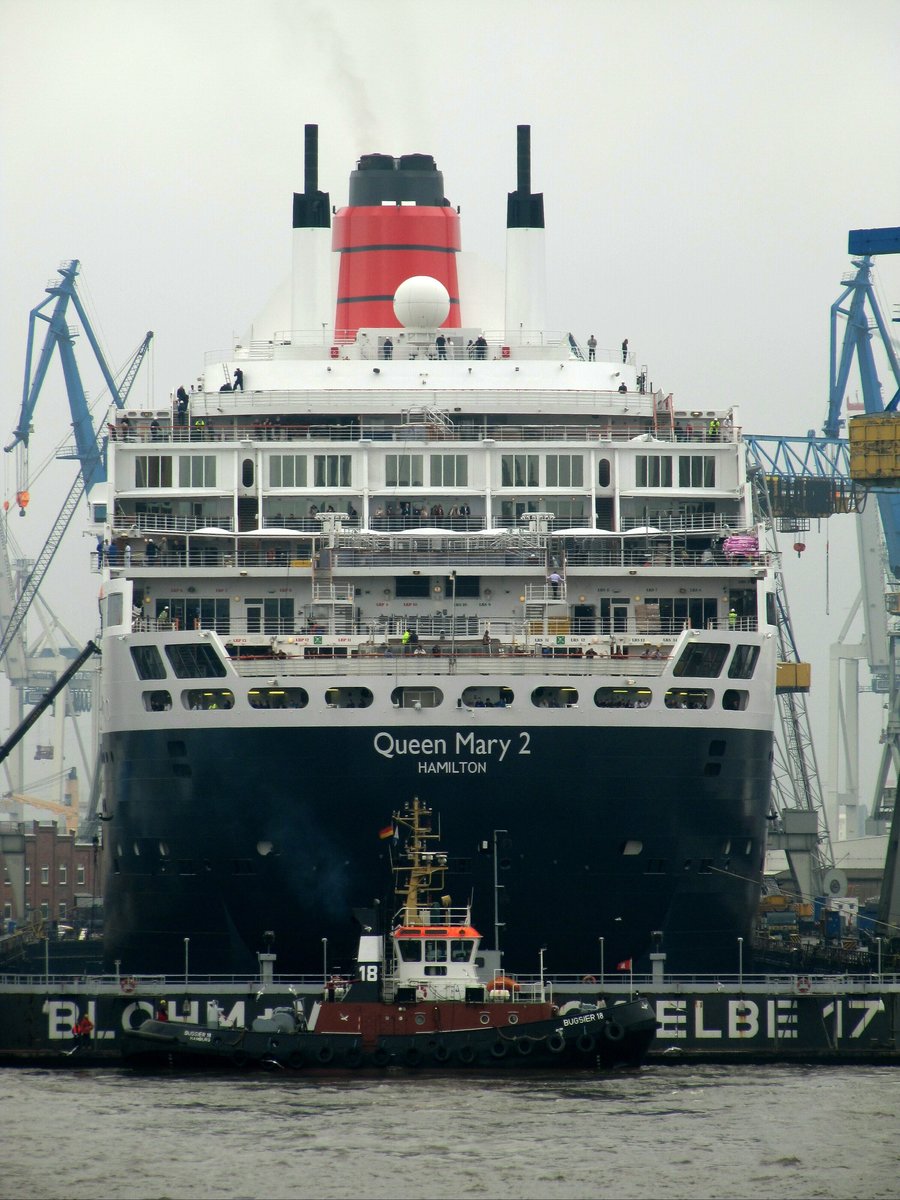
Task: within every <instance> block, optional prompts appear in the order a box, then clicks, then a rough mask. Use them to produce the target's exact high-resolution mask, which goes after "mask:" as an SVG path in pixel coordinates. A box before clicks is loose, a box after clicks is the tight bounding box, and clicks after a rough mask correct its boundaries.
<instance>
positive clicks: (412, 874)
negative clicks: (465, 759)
mask: <svg viewBox="0 0 900 1200" xmlns="http://www.w3.org/2000/svg"><path fill="white" fill-rule="evenodd" d="M394 824H395V825H402V826H404V827H405V828H406V829H408V830H409V839H408V841H407V843H406V846H405V847H404V849H403V852H402V853H403V856H404V857H405V858H406V859H407V860H408V861H406V862H403V863H400V864H398V865H397V866H396V867H395V868H394V871H395V874H396V877H397V885H396V888H395V891H396V893H397V895H398V896H400V897H401V898H402V901H403V903H402V908H401V909H400V912H399V913H398V918H399V920H400V922H401V923H402V924H403V925H416V924H421V923H423V922H424V923H426V924H428V923H434V918H433V915H432V907H433V906H434V897H435V894H439V893H440V892H441V891H443V887H444V878H445V876H446V873H447V855H446V854H444V853H442V852H441V851H438V850H429V848H428V845H429V843H430V842H435V841H437V840H438V838H439V837H440V833H439V832H438V833H435V832H434V831H433V830H432V827H431V809H430V808H428V807H427V805H425V804H423V803H422V801H421V800H420V799H419V797H418V796H413V798H412V802H411V803H408V804H407V806H406V809H405V811H404V812H403V813H402V814H401V813H395V814H394ZM440 906H441V908H442V909H448V908H449V907H450V897H449V896H444V895H441V896H440ZM438 919H440V918H438Z"/></svg>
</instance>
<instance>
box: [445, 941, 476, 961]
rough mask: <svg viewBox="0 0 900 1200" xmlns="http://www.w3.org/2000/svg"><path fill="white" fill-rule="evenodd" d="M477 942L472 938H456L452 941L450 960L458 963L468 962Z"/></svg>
mask: <svg viewBox="0 0 900 1200" xmlns="http://www.w3.org/2000/svg"><path fill="white" fill-rule="evenodd" d="M474 948H475V942H474V940H473V939H472V938H454V939H453V941H452V942H451V943H450V961H451V962H456V963H464V962H468V961H469V959H470V958H471V957H472V951H473V949H474Z"/></svg>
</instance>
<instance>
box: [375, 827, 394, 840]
mask: <svg viewBox="0 0 900 1200" xmlns="http://www.w3.org/2000/svg"><path fill="white" fill-rule="evenodd" d="M378 836H379V837H380V838H381V840H382V841H384V840H385V839H387V838H392V837H393V836H394V826H393V825H385V827H384V829H382V830H381V832H380V833H379V834H378Z"/></svg>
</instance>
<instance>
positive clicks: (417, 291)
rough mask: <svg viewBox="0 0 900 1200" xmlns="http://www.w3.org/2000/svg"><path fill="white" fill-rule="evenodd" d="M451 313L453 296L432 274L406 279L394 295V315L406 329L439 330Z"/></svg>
mask: <svg viewBox="0 0 900 1200" xmlns="http://www.w3.org/2000/svg"><path fill="white" fill-rule="evenodd" d="M449 312H450V293H449V292H448V291H447V289H446V288H445V287H444V285H443V284H442V283H441V282H440V280H438V279H432V277H431V276H430V275H413V276H411V277H410V278H409V279H404V280H403V282H402V283H401V284H400V286H399V287H398V288H397V290H396V292H394V316H395V317H396V318H397V320H398V321H399V322H400V324H401V325H403V326H404V328H407V329H437V328H438V326H439V325H443V323H444V321H446V320H447V316H448V314H449Z"/></svg>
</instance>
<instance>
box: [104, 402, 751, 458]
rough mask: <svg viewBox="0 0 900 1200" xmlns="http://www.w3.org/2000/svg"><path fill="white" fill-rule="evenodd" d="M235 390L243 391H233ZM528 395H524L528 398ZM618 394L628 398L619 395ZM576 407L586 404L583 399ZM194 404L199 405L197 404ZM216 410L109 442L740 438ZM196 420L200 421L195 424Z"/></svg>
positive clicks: (618, 424) (572, 425)
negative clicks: (308, 418)
mask: <svg viewBox="0 0 900 1200" xmlns="http://www.w3.org/2000/svg"><path fill="white" fill-rule="evenodd" d="M238 395H241V393H238ZM262 395H264V396H270V397H271V399H272V403H273V405H274V404H275V403H281V402H284V403H286V402H287V400H288V399H289V398H290V397H300V396H303V395H305V393H295V392H291V393H286V394H284V393H257V394H256V396H255V402H256V403H257V404H261V403H262V401H261V400H260V399H259V397H260V396H262ZM414 395H415V396H416V399H420V397H419V395H418V393H414ZM359 398H360V394H359V393H347V394H346V395H344V396H343V397H342V396H335V395H333V394H332V393H328V394H327V395H325V396H322V397H321V401H322V402H323V403H325V402H327V403H328V404H329V405H337V406H340V405H341V404H344V405H345V406H346V405H351V404H352V403H353V400H354V399H356V400H358V399H359ZM530 398H531V397H529V399H530ZM617 398H618V399H623V398H626V397H622V396H618V397H617ZM460 399H461V397H460V396H459V395H457V396H452V397H451V396H448V397H447V402H448V404H449V403H451V402H452V407H454V408H457V407H459V401H460ZM462 399H464V400H465V402H466V404H467V405H468V406H469V407H470V409H471V410H472V411H474V409H475V408H477V403H476V402H475V401H474V399H473V397H472V396H471V394H470V393H468V392H466V393H465V394H464V396H463V397H462ZM482 399H483V401H484V402H487V401H490V402H491V403H492V404H494V403H496V402H497V399H498V397H497V396H496V395H494V394H492V393H487V394H485V395H484V396H483V397H482ZM547 399H548V401H552V403H553V404H554V406H557V407H562V406H564V404H565V399H564V398H560V397H559V396H557V395H556V394H555V393H554V394H552V395H548V396H547ZM508 400H509V403H510V406H511V407H512V408H515V406H516V404H517V403H518V405H519V409H520V410H521V402H522V396H521V393H510V394H509V396H508ZM571 404H572V406H573V407H577V406H578V401H577V399H576V398H574V397H573V399H572V400H571ZM581 406H582V407H583V406H584V401H583V400H582V402H581ZM198 407H199V406H198ZM592 407H594V408H596V407H598V402H594V403H593V405H592ZM218 409H221V404H217V405H216V406H215V409H213V410H211V411H209V412H204V415H203V417H202V418H200V417H196V416H194V417H189V418H188V423H186V424H183V425H180V424H178V423H174V424H172V425H170V424H169V423H168V422H166V423H164V424H162V425H161V427H160V429H159V430H157V431H152V430H151V429H150V420H149V418H146V419H145V418H140V419H137V420H134V421H130V428H129V429H128V430H127V431H125V430H122V429H121V427H120V428H119V430H117V431H116V436H115V437H113V436H112V433H111V434H110V437H111V440H114V441H117V442H119V443H121V444H123V445H130V444H146V443H148V442H151V443H154V444H157V445H158V444H165V443H172V442H174V443H178V444H182V443H185V442H189V443H193V442H198V443H206V442H230V443H241V442H246V441H250V442H253V443H259V442H297V441H317V442H319V441H321V442H360V441H363V442H410V441H412V442H428V441H452V442H475V443H478V444H479V445H481V444H483V443H484V441H485V439H491V440H493V441H494V442H497V443H509V442H548V441H552V442H567V443H568V442H572V443H590V442H597V441H600V442H610V443H613V442H614V443H624V442H633V441H634V440H635V438H638V437H642V436H648V435H652V436H653V439H654V442H664V443H666V444H669V445H671V444H673V443H678V444H692V445H694V444H696V445H701V444H712V443H716V442H718V443H725V442H737V441H739V440H740V430H738V429H737V428H735V427H731V426H728V427H724V428H723V430H722V432H721V433H720V434H719V435H718V437H715V438H713V437H710V436H709V434H708V433H706V432H705V430H703V429H697V430H691V431H687V430H683V429H678V428H675V429H668V430H664V429H658V428H655V427H654V425H653V418H652V416H650V415H649V414H648V415H647V416H646V417H643V418H622V417H618V416H614V415H611V414H598V415H596V416H592V419H591V420H590V422H585V421H581V422H575V421H572V422H567V423H555V424H546V423H537V422H535V423H534V424H529V423H525V422H518V423H515V424H510V423H507V422H503V423H497V422H490V421H484V420H477V419H473V418H472V417H469V418H468V419H467V418H466V416H465V415H463V416H461V417H458V418H456V419H455V420H451V423H449V424H444V423H441V422H436V421H430V420H426V419H425V418H423V419H422V420H421V421H419V422H413V423H397V424H388V423H384V424H379V423H375V422H367V421H363V422H361V423H360V422H352V423H350V422H347V423H337V422H336V423H333V424H323V423H319V424H311V423H309V422H302V421H298V420H296V419H286V418H283V417H280V416H278V415H277V414H276V415H275V416H272V417H257V418H253V419H250V418H248V417H246V416H243V415H242V416H238V415H237V414H232V415H229V414H228V413H227V412H226V413H224V414H223V413H222V412H220V411H216V410H218ZM201 420H202V422H203V423H202V425H201V424H197V423H196V422H198V421H201Z"/></svg>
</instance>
